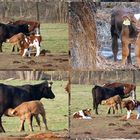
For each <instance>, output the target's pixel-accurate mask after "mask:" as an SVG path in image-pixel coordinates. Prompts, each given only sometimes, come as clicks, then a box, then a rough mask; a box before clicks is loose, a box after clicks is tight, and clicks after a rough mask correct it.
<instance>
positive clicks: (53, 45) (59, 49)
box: [3, 23, 68, 53]
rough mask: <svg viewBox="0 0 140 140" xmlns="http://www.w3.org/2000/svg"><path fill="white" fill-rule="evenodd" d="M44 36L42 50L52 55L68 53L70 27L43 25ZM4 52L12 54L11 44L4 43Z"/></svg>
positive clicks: (42, 32)
mask: <svg viewBox="0 0 140 140" xmlns="http://www.w3.org/2000/svg"><path fill="white" fill-rule="evenodd" d="M40 32H41V35H42V42H41V49H46V50H49V51H51V52H52V53H64V52H65V53H67V52H68V25H67V24H61V23H42V24H41V29H40ZM3 51H4V52H11V51H12V47H11V44H9V43H3Z"/></svg>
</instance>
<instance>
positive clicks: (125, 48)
mask: <svg viewBox="0 0 140 140" xmlns="http://www.w3.org/2000/svg"><path fill="white" fill-rule="evenodd" d="M139 19H140V15H139V14H133V13H132V12H131V11H130V10H129V9H126V8H123V9H114V10H113V12H112V14H111V37H112V51H113V55H114V61H117V53H118V39H119V38H120V39H121V43H122V64H123V65H124V64H125V63H126V60H127V61H128V63H132V60H131V44H135V47H136V48H135V50H136V51H135V52H136V57H137V62H138V64H139V66H140V49H139V47H138V46H139V45H138V44H140V43H139V42H140V39H139V38H138V37H137V36H138V33H139V29H140V28H139V27H140V26H138V22H139Z"/></svg>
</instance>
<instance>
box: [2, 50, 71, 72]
mask: <svg viewBox="0 0 140 140" xmlns="http://www.w3.org/2000/svg"><path fill="white" fill-rule="evenodd" d="M0 69H2V70H5V69H9V70H15V69H16V70H33V69H34V70H52V71H53V70H54V71H55V70H66V71H67V70H68V69H69V63H68V54H66V53H63V54H51V53H48V54H45V55H40V56H39V57H35V56H31V58H28V57H24V58H23V57H22V56H21V55H19V54H17V53H9V54H8V53H4V52H3V53H0Z"/></svg>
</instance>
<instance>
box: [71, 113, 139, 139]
mask: <svg viewBox="0 0 140 140" xmlns="http://www.w3.org/2000/svg"><path fill="white" fill-rule="evenodd" d="M135 118H136V116H135V115H134V116H133V118H131V119H129V120H126V119H125V116H123V117H122V116H95V117H93V119H91V120H81V119H73V118H72V119H71V127H70V135H71V138H72V139H75V138H125V139H126V138H127V139H130V138H131V139H132V138H140V120H136V119H135Z"/></svg>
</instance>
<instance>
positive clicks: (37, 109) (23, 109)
mask: <svg viewBox="0 0 140 140" xmlns="http://www.w3.org/2000/svg"><path fill="white" fill-rule="evenodd" d="M39 114H40V115H41V116H42V119H43V123H44V124H45V130H48V127H47V121H46V118H45V116H46V113H45V109H44V107H43V104H42V103H41V102H40V101H38V100H36V101H29V102H23V103H22V104H20V105H19V106H17V107H16V108H14V109H12V108H9V109H8V110H6V112H5V115H7V116H18V117H19V118H20V127H19V131H22V130H24V129H23V128H24V122H25V120H26V121H27V123H28V126H29V130H30V131H33V126H32V118H33V116H34V117H35V118H36V122H37V124H38V126H39V128H40V130H41V126H40V119H39Z"/></svg>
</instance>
